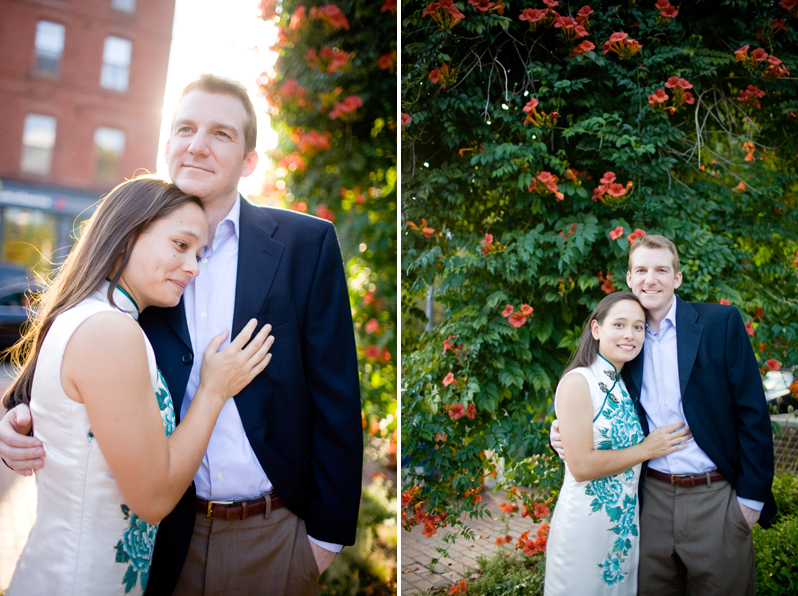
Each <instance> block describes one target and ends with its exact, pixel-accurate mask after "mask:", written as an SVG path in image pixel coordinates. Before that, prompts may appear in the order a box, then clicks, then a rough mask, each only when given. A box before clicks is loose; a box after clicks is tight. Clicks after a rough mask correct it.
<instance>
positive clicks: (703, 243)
mask: <svg viewBox="0 0 798 596" xmlns="http://www.w3.org/2000/svg"><path fill="white" fill-rule="evenodd" d="M796 28H798V2H795V1H794V0H783V1H782V2H781V3H779V2H770V1H760V0H753V1H740V0H725V1H721V2H706V1H696V0H684V1H682V2H680V3H678V4H677V5H671V4H670V3H669V2H668V0H660V1H659V2H658V3H656V4H655V2H654V1H653V0H646V1H645V2H634V1H629V2H618V1H615V2H611V1H610V2H607V1H593V2H590V3H589V5H584V4H583V3H582V2H579V3H568V2H559V3H558V2H557V1H556V0H545V1H542V2H541V1H539V0H534V1H532V2H525V3H517V2H510V1H502V0H468V1H465V0H464V1H462V2H457V3H454V2H451V1H450V0H443V1H440V2H433V3H427V2H424V1H419V0H405V1H403V3H402V50H401V51H402V72H401V81H402V87H401V102H402V104H401V112H402V114H401V124H402V220H403V223H402V227H401V234H400V236H401V243H402V280H401V290H402V297H403V298H402V305H401V308H402V321H403V333H402V355H403V361H402V371H403V377H402V433H403V434H402V454H403V483H404V485H403V491H405V492H404V494H403V495H402V505H403V512H402V517H403V524H404V525H405V527H407V528H410V527H412V526H414V525H416V524H422V523H423V524H424V525H425V532H426V533H428V534H429V535H431V534H432V533H434V532H435V531H436V529H437V528H439V527H442V526H445V525H448V524H453V525H455V526H456V528H455V529H459V530H461V531H464V532H466V533H467V530H464V529H463V528H462V526H461V525H458V524H460V522H459V521H456V520H458V518H459V516H460V515H461V514H462V513H464V512H475V511H476V512H477V513H472V515H479V510H480V507H481V505H480V503H479V497H478V495H477V490H478V487H479V486H481V483H482V482H483V478H484V477H485V475H498V478H499V479H501V478H502V474H503V475H504V478H505V486H506V487H511V486H513V485H516V484H518V485H524V486H531V487H535V489H536V490H537V491H538V494H539V496H540V497H541V498H545V497H547V496H549V495H554V494H556V490H557V488H558V487H559V484H560V478H561V467H560V464H559V462H558V461H556V460H553V458H552V457H551V455H550V454H551V452H550V451H549V448H548V437H547V432H548V424H549V422H548V421H549V420H551V419H552V417H553V408H552V398H553V392H554V388H555V386H556V384H557V381H558V379H559V376H560V374H561V373H562V370H563V368H564V366H565V364H566V362H567V361H568V359H569V356H570V354H571V351H572V350H573V348H574V346H575V345H576V341H577V339H578V336H579V333H580V331H581V328H582V325H583V324H584V321H585V318H586V316H587V315H588V314H589V312H590V310H591V309H592V307H593V306H595V304H596V303H597V302H598V301H599V300H600V299H601V298H602V297H603V296H604V295H605V293H608V292H611V291H614V290H616V289H617V290H621V289H625V287H626V284H625V275H626V270H627V248H628V245H629V243H630V240H633V239H634V238H635V237H636V236H637V235H639V234H642V233H649V234H651V233H656V234H662V235H665V236H667V237H669V238H671V239H672V240H673V241H674V242H675V243H676V245H677V247H678V249H679V253H680V257H681V268H682V271H683V274H684V282H683V284H682V286H681V288H680V289H679V290H678V294H679V295H680V296H681V297H683V298H685V299H686V300H694V301H705V302H720V301H728V302H729V303H731V304H733V305H735V306H736V307H737V308H738V309H739V310H740V311H741V314H742V316H743V318H744V320H745V321H746V323H747V327H748V331H749V334H751V341H752V345H753V347H754V351H755V353H756V356H757V358H758V361H759V363H760V365H761V366H762V370H763V372H765V371H767V370H777V369H778V368H780V367H789V366H793V365H795V364H796V360H798V317H797V316H796V315H798V298H796V291H795V288H796V283H797V282H798V269H797V268H796V267H797V266H798V252H797V251H798V205H796V194H797V192H796V191H798V177H797V176H796V171H798V168H797V166H798V86H797V85H796V84H795V76H794V74H791V73H795V72H796V71H798V53H797V52H796V48H797V47H798V45H797V44H796V42H798V34H797V33H796ZM630 236H631V239H630ZM510 307H512V308H510ZM436 308H440V309H441V310H440V312H438V311H436V310H435V309H436ZM430 315H431V318H429V316H430Z"/></svg>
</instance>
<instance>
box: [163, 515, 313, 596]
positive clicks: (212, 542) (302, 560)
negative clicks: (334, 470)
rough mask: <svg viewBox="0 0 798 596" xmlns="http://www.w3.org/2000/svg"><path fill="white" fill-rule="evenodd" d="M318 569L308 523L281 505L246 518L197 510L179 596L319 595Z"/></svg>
mask: <svg viewBox="0 0 798 596" xmlns="http://www.w3.org/2000/svg"><path fill="white" fill-rule="evenodd" d="M318 581H319V568H318V565H317V564H316V559H315V557H314V556H313V551H312V550H311V547H310V541H309V540H308V535H307V532H306V530H305V522H304V521H303V520H302V519H300V518H299V517H297V516H296V515H294V514H293V513H291V512H290V511H289V510H288V508H286V507H282V508H281V509H278V510H277V511H274V512H272V511H270V510H267V511H266V513H265V515H255V516H253V517H249V518H247V519H245V520H232V521H224V520H214V519H208V518H207V517H206V516H205V515H202V514H199V513H198V514H197V519H196V522H195V524H194V534H193V536H192V538H191V546H190V547H189V551H188V556H187V557H186V562H185V563H184V565H183V569H182V571H181V573H180V579H179V580H178V582H177V587H176V588H175V591H174V593H173V594H174V596H231V595H233V594H235V595H236V596H247V595H252V596H256V595H257V596H314V595H315V594H316V585H317V583H318Z"/></svg>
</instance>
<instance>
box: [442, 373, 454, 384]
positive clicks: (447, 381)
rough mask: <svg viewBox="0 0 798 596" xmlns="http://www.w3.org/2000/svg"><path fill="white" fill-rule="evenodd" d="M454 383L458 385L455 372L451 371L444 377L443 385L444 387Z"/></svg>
mask: <svg viewBox="0 0 798 596" xmlns="http://www.w3.org/2000/svg"><path fill="white" fill-rule="evenodd" d="M452 383H454V384H455V387H456V386H457V380H456V379H455V378H454V373H452V372H450V373H449V374H448V375H446V376H445V377H443V385H444V387H448V386H449V385H451V384H452Z"/></svg>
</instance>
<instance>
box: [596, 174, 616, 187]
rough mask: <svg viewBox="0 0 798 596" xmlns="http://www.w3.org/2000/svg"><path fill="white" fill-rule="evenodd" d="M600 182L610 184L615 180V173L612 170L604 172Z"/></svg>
mask: <svg viewBox="0 0 798 596" xmlns="http://www.w3.org/2000/svg"><path fill="white" fill-rule="evenodd" d="M599 182H601V183H602V184H612V183H613V182H615V173H614V172H605V173H604V176H603V177H602V178H601V180H599Z"/></svg>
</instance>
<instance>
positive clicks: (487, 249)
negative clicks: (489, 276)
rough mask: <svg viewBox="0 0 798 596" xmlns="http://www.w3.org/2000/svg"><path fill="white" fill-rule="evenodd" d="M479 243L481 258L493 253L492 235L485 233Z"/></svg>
mask: <svg viewBox="0 0 798 596" xmlns="http://www.w3.org/2000/svg"><path fill="white" fill-rule="evenodd" d="M479 243H480V244H481V245H482V255H483V256H484V255H486V254H489V253H491V252H493V249H494V246H493V234H488V233H487V232H485V237H484V238H483V239H482V240H480V241H479Z"/></svg>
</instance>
